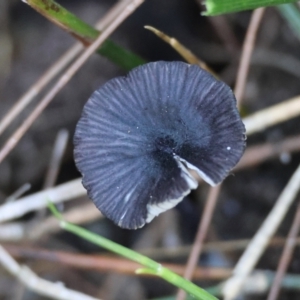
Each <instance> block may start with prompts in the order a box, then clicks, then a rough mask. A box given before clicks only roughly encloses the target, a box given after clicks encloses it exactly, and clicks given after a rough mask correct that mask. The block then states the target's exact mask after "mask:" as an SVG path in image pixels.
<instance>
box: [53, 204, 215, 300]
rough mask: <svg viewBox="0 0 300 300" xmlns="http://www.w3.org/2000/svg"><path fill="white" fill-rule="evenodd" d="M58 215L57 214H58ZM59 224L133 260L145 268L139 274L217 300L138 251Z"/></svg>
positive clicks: (68, 224)
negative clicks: (161, 279) (154, 276)
mask: <svg viewBox="0 0 300 300" xmlns="http://www.w3.org/2000/svg"><path fill="white" fill-rule="evenodd" d="M49 208H50V209H51V211H52V213H54V214H55V215H58V214H57V213H56V212H55V210H56V208H55V206H53V205H50V206H49ZM58 216H59V215H58ZM60 225H61V227H62V228H63V229H65V230H66V231H69V232H72V233H74V234H75V235H77V236H79V237H81V238H83V239H85V240H87V241H89V242H91V243H93V244H95V245H97V246H100V247H103V248H105V249H107V250H109V251H111V252H114V253H116V254H118V255H121V256H123V257H126V258H128V259H130V260H132V261H135V262H137V263H139V264H141V265H143V266H145V267H146V268H142V269H138V271H137V272H138V273H139V274H145V273H147V274H151V275H156V276H159V277H161V278H163V279H164V280H166V281H168V282H170V283H171V284H173V285H175V286H177V287H179V288H181V289H183V290H185V291H186V292H187V293H188V294H190V295H192V296H193V297H195V299H199V300H217V298H215V297H214V296H212V295H210V294H209V293H207V292H206V291H205V290H203V289H201V288H200V287H198V286H196V285H195V284H194V283H192V282H190V281H188V280H186V279H184V278H183V277H181V276H179V275H177V274H176V273H174V272H172V271H171V270H169V269H167V268H165V267H163V266H162V265H161V264H159V263H157V262H156V261H154V260H152V259H150V258H148V257H147V256H144V255H142V254H140V253H138V252H135V251H133V250H131V249H128V248H126V247H124V246H121V245H119V244H117V243H115V242H112V241H110V240H108V239H106V238H104V237H102V236H99V235H96V234H94V233H92V232H90V231H88V230H86V229H84V228H81V227H79V226H77V225H74V224H71V223H68V222H65V221H61V222H60Z"/></svg>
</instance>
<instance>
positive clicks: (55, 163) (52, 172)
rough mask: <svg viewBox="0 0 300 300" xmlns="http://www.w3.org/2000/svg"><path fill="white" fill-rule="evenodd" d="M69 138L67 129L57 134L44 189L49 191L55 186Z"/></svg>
mask: <svg viewBox="0 0 300 300" xmlns="http://www.w3.org/2000/svg"><path fill="white" fill-rule="evenodd" d="M68 138H69V132H68V131H67V130H66V129H62V130H60V131H59V132H58V133H57V136H56V140H55V143H54V147H53V150H52V156H51V160H50V163H49V167H48V170H47V173H46V177H45V182H44V186H43V189H47V188H50V187H53V186H54V185H55V182H56V179H57V176H58V172H59V169H60V166H61V161H62V158H63V155H64V153H65V150H66V146H67V143H68Z"/></svg>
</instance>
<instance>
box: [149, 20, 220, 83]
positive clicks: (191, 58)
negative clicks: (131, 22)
mask: <svg viewBox="0 0 300 300" xmlns="http://www.w3.org/2000/svg"><path fill="white" fill-rule="evenodd" d="M144 28H146V29H148V30H150V31H152V32H153V33H154V34H155V35H156V36H158V37H159V38H160V39H162V40H163V41H164V42H166V43H167V44H169V45H170V46H171V47H172V48H173V49H174V50H176V51H177V52H178V53H179V54H180V55H181V56H182V57H183V58H184V59H185V60H186V61H187V62H188V63H190V64H194V65H198V66H199V67H201V68H202V69H204V70H206V71H208V72H210V73H211V74H212V75H213V76H215V77H216V78H218V75H217V74H216V73H215V72H214V71H213V70H212V69H211V68H209V67H208V66H207V64H206V63H205V62H204V61H202V60H201V59H199V58H198V57H197V56H196V55H195V54H194V53H193V52H191V51H190V50H189V49H187V48H186V47H185V46H183V45H182V44H181V43H180V42H179V41H178V40H176V39H175V38H173V37H170V36H168V35H167V34H165V33H164V32H162V31H160V30H158V29H156V28H154V27H152V26H148V25H147V26H144Z"/></svg>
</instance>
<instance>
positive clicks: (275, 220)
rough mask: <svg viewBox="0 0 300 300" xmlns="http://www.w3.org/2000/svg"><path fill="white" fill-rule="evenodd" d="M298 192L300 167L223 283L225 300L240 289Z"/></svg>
mask: <svg viewBox="0 0 300 300" xmlns="http://www.w3.org/2000/svg"><path fill="white" fill-rule="evenodd" d="M299 190H300V165H299V166H298V168H297V170H296V171H295V173H294V174H293V176H292V177H291V179H290V181H289V182H288V184H287V185H286V187H285V188H284V190H283V191H282V193H281V195H280V196H279V198H278V200H277V202H276V204H275V205H274V207H273V209H272V211H271V212H270V213H269V215H268V217H267V218H266V219H265V221H264V222H263V224H262V225H261V227H260V229H259V230H258V231H257V233H256V234H255V236H254V237H253V239H252V241H251V243H250V244H249V245H248V247H247V249H246V251H245V252H244V253H243V255H242V257H241V258H240V259H239V261H238V263H237V264H236V266H235V268H234V272H233V277H232V278H230V279H229V280H228V281H226V282H225V284H224V288H223V294H224V299H225V300H230V299H234V298H235V297H236V296H237V294H238V293H239V291H240V289H241V288H242V286H243V284H244V282H245V279H246V278H247V276H248V275H249V274H250V272H251V271H252V270H253V268H254V266H255V265H256V263H257V261H258V259H259V258H260V257H261V255H262V253H263V251H264V250H265V248H266V246H267V244H268V242H269V240H270V239H271V237H272V236H273V235H274V233H275V232H276V230H277V228H278V226H279V225H280V223H281V222H282V220H283V218H284V216H285V214H286V212H287V210H288V209H289V207H290V205H291V204H292V202H293V200H294V198H295V197H296V195H297V193H298V192H299Z"/></svg>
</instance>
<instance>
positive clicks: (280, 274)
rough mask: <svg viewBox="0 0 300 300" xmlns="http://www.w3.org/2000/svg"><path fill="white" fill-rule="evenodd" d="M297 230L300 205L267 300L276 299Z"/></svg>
mask: <svg viewBox="0 0 300 300" xmlns="http://www.w3.org/2000/svg"><path fill="white" fill-rule="evenodd" d="M299 230H300V203H299V204H298V208H297V211H296V215H295V218H294V221H293V224H292V227H291V229H290V231H289V234H288V237H287V239H286V243H285V246H284V249H283V252H282V255H281V258H280V261H279V264H278V268H277V272H276V275H275V278H274V281H273V284H272V287H271V290H270V293H269V295H268V298H267V300H276V299H277V298H278V294H279V291H280V287H281V282H282V280H283V277H284V274H285V273H286V270H287V267H288V265H289V263H290V261H291V258H292V255H293V251H294V249H295V246H296V240H297V239H296V238H297V236H298V234H299Z"/></svg>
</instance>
